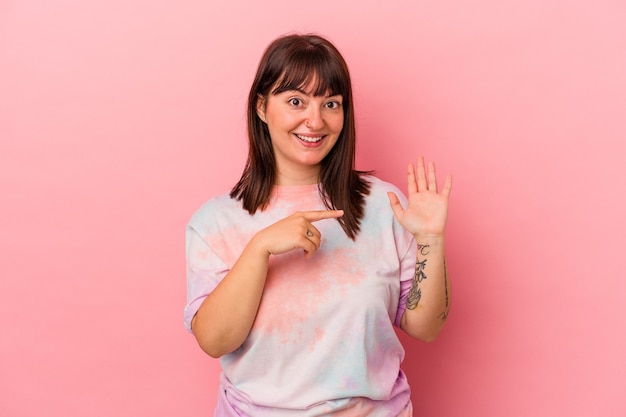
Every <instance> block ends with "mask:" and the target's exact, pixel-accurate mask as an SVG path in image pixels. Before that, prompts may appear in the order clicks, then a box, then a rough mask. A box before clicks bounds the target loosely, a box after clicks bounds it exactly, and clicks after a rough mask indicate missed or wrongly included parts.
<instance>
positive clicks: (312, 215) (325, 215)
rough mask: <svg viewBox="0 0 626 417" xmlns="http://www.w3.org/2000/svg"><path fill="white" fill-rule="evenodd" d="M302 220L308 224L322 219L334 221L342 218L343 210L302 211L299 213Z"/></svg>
mask: <svg viewBox="0 0 626 417" xmlns="http://www.w3.org/2000/svg"><path fill="white" fill-rule="evenodd" d="M301 214H302V215H303V216H304V218H305V219H306V220H308V221H310V222H316V221H319V220H324V219H336V218H338V217H341V216H343V210H312V211H303V212H302V213H301Z"/></svg>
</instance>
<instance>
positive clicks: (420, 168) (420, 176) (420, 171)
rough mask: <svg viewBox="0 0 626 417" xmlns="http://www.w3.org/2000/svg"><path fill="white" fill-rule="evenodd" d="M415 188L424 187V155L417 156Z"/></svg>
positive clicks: (422, 188)
mask: <svg viewBox="0 0 626 417" xmlns="http://www.w3.org/2000/svg"><path fill="white" fill-rule="evenodd" d="M417 188H418V190H425V189H426V168H425V167H424V157H422V156H420V157H419V158H417Z"/></svg>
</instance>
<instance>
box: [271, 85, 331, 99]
mask: <svg viewBox="0 0 626 417" xmlns="http://www.w3.org/2000/svg"><path fill="white" fill-rule="evenodd" d="M287 91H297V92H298V93H300V94H304V95H305V96H311V95H312V94H310V93H308V92H306V91H304V90H303V89H301V88H299V87H294V88H287V89H285V90H281V91H277V92H275V93H273V94H280V93H285V92H287ZM313 97H316V96H315V95H313ZM317 97H325V98H330V97H341V98H343V94H340V93H337V94H332V95H328V96H317Z"/></svg>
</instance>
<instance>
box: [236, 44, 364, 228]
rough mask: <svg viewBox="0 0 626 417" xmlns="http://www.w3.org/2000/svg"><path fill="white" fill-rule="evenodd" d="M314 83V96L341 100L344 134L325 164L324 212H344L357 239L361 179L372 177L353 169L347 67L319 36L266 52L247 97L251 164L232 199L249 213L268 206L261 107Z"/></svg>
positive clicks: (271, 179)
mask: <svg viewBox="0 0 626 417" xmlns="http://www.w3.org/2000/svg"><path fill="white" fill-rule="evenodd" d="M311 81H314V82H315V83H316V84H315V85H314V86H313V94H314V95H315V96H321V95H324V94H328V95H341V96H343V103H342V106H343V112H344V118H343V129H342V131H341V134H340V135H339V138H338V140H337V143H335V146H334V147H333V148H332V150H331V151H330V152H329V153H328V155H326V157H325V158H324V159H323V160H322V162H321V168H320V178H319V189H320V195H321V196H322V200H323V201H324V205H325V206H326V208H328V209H341V210H343V211H344V215H343V216H342V217H341V218H339V219H337V220H338V221H339V223H340V224H341V227H342V228H343V230H344V231H345V232H346V234H347V235H348V236H349V237H350V238H351V239H354V238H355V237H356V235H357V234H358V232H359V230H360V224H361V219H362V218H363V215H364V211H365V207H364V206H365V196H366V195H368V194H369V192H370V185H369V183H368V182H367V181H366V180H365V179H364V178H363V177H362V176H363V175H364V174H369V173H370V172H365V171H357V170H355V168H354V159H355V149H356V131H355V122H354V105H353V100H352V84H351V81H350V74H349V72H348V66H347V65H346V62H345V61H344V59H343V57H342V56H341V54H340V53H339V51H338V50H337V48H335V46H334V45H333V44H331V43H330V42H329V41H327V40H326V39H324V38H322V37H320V36H318V35H313V34H309V35H287V36H283V37H280V38H278V39H276V40H274V41H273V42H272V43H271V44H270V45H269V46H268V47H267V49H266V50H265V53H264V54H263V57H262V58H261V61H260V63H259V67H258V69H257V73H256V77H255V78H254V82H253V83H252V87H251V88H250V94H249V96H248V115H247V116H248V141H249V150H248V160H247V161H246V165H245V168H244V170H243V174H242V175H241V179H240V180H239V182H238V183H237V184H236V185H235V186H234V187H233V189H232V190H231V192H230V196H231V198H234V199H237V200H242V201H243V207H244V208H245V209H246V210H247V211H248V212H249V213H250V214H254V213H255V212H256V211H257V210H258V209H261V210H263V209H264V208H265V207H266V206H267V204H268V203H269V199H270V194H271V191H272V187H273V186H274V183H275V180H276V162H275V159H274V151H273V148H272V141H271V138H270V135H269V131H268V128H267V125H266V124H265V123H263V122H262V121H261V119H260V118H259V116H258V115H257V102H258V100H259V97H263V98H267V97H268V95H269V94H277V93H279V92H282V91H286V90H295V89H304V88H305V87H306V86H308V85H309V83H310V82H311Z"/></svg>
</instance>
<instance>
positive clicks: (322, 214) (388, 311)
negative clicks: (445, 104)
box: [185, 35, 451, 417]
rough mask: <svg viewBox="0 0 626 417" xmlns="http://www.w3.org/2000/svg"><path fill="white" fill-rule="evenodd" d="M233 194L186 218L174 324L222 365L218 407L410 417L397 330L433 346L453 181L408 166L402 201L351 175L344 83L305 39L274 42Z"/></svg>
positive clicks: (253, 93) (253, 102)
mask: <svg viewBox="0 0 626 417" xmlns="http://www.w3.org/2000/svg"><path fill="white" fill-rule="evenodd" d="M248 136H249V154H248V160H247V163H246V166H245V168H244V171H243V174H242V176H241V179H240V180H239V182H238V183H237V184H236V185H235V187H234V188H233V189H232V191H231V192H230V194H225V195H221V196H218V197H214V198H213V199H211V200H209V201H208V202H207V203H206V204H204V205H203V206H202V207H201V208H200V209H199V210H198V211H197V212H196V213H195V214H194V215H193V217H192V218H191V220H190V222H189V224H188V226H187V289H188V303H187V306H186V308H185V325H186V326H187V328H188V329H189V330H190V331H191V332H192V333H193V335H194V336H195V337H196V339H197V341H198V343H199V345H200V347H201V348H202V349H203V350H204V351H205V352H206V353H207V354H209V355H210V356H212V357H215V358H218V357H220V358H221V366H222V371H223V372H222V375H221V382H220V384H221V386H220V392H219V396H218V403H217V408H216V411H215V416H218V417H224V416H228V417H231V416H233V417H234V416H254V417H257V416H271V417H280V416H290V417H291V416H294V417H300V416H302V417H304V416H307V417H308V416H322V415H324V416H326V415H333V416H335V415H336V416H389V417H392V416H393V417H397V416H411V415H412V405H411V400H410V389H409V385H408V383H407V380H406V378H405V375H404V373H403V372H402V371H401V370H400V363H401V361H402V359H403V357H404V350H403V348H402V346H401V344H400V342H399V341H398V338H397V336H396V334H395V332H394V328H393V326H394V325H395V326H398V327H400V328H401V329H403V330H404V331H405V332H407V333H408V334H410V335H411V336H413V337H415V338H417V339H420V340H424V341H431V340H433V339H434V338H435V337H436V336H437V334H438V333H439V331H440V330H441V328H442V327H443V325H444V322H445V320H446V317H447V316H448V311H449V309H450V284H449V282H448V277H447V274H446V267H445V258H444V232H445V226H446V218H447V209H448V197H449V194H450V188H451V178H450V176H448V177H447V178H446V180H445V183H444V185H443V187H442V189H441V191H438V190H437V181H436V175H435V168H434V165H433V164H432V163H429V164H428V165H427V166H425V164H424V161H423V159H422V158H421V157H420V158H418V159H417V163H416V166H413V164H410V165H409V167H408V174H407V175H408V199H406V198H405V197H404V196H403V195H402V193H401V192H400V191H399V190H398V189H397V188H396V187H395V186H393V185H391V184H388V183H386V182H384V181H381V180H380V179H378V178H376V177H374V176H372V175H371V174H370V173H367V172H361V171H357V170H355V168H354V157H355V126H354V109H353V101H352V88H351V82H350V76H349V73H348V68H347V66H346V63H345V62H344V60H343V58H342V56H341V54H340V53H339V52H338V51H337V49H336V48H335V47H334V46H333V45H332V44H331V43H330V42H328V41H327V40H325V39H324V38H322V37H319V36H316V35H289V36H284V37H281V38H279V39H276V40H275V41H274V42H273V43H272V44H270V45H269V47H268V48H267V50H266V51H265V54H264V55H263V58H262V59H261V62H260V64H259V68H258V71H257V74H256V78H255V79H254V82H253V84H252V88H251V89H250V95H249V98H248Z"/></svg>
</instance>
